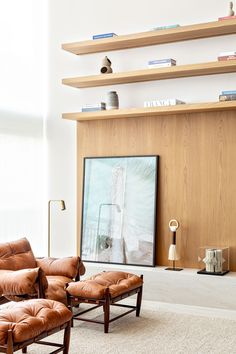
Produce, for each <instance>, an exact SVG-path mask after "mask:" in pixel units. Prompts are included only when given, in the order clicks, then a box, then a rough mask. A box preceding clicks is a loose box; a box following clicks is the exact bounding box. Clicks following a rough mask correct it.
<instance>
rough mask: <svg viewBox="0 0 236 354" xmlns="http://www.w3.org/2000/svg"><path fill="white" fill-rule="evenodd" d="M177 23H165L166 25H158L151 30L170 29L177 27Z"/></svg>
mask: <svg viewBox="0 0 236 354" xmlns="http://www.w3.org/2000/svg"><path fill="white" fill-rule="evenodd" d="M179 26H180V25H179V24H177V23H176V24H173V25H167V26H158V27H154V28H153V31H159V30H165V29H171V28H177V27H179Z"/></svg>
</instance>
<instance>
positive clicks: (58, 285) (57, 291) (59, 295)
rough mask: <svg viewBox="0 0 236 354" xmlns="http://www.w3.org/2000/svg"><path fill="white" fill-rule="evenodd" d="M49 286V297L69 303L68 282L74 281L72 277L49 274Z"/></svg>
mask: <svg viewBox="0 0 236 354" xmlns="http://www.w3.org/2000/svg"><path fill="white" fill-rule="evenodd" d="M47 281H48V288H47V290H46V291H45V295H46V298H47V299H51V300H56V301H60V302H63V304H65V305H66V304H67V298H66V290H65V288H66V284H67V283H70V282H71V281H72V279H71V278H67V277H63V276H58V275H57V276H53V275H47Z"/></svg>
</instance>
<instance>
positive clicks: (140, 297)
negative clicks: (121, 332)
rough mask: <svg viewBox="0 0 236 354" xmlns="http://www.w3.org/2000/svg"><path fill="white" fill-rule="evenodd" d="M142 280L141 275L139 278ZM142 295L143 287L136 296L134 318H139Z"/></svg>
mask: <svg viewBox="0 0 236 354" xmlns="http://www.w3.org/2000/svg"><path fill="white" fill-rule="evenodd" d="M140 278H141V279H143V275H141V277H140ZM142 294H143V286H140V290H139V292H138V295H137V302H136V317H139V314H140V309H141V303H142Z"/></svg>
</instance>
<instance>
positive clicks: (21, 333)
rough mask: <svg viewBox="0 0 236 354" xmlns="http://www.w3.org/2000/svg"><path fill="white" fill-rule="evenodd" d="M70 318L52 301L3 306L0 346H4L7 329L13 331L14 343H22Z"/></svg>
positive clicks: (68, 312)
mask: <svg viewBox="0 0 236 354" xmlns="http://www.w3.org/2000/svg"><path fill="white" fill-rule="evenodd" d="M71 317H72V313H71V311H70V310H68V308H67V307H66V306H65V305H63V304H61V303H59V302H56V301H52V300H45V299H34V300H27V301H22V302H18V303H10V304H7V305H4V308H3V309H0V344H1V345H4V344H6V342H7V331H8V330H9V329H11V330H12V331H13V340H14V343H18V342H24V341H26V340H28V339H31V338H35V337H36V336H38V335H39V334H41V333H42V332H45V331H49V330H51V329H53V328H56V327H59V326H61V325H62V324H64V323H66V322H68V321H69V320H70V319H71Z"/></svg>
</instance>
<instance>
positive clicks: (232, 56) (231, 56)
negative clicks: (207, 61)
mask: <svg viewBox="0 0 236 354" xmlns="http://www.w3.org/2000/svg"><path fill="white" fill-rule="evenodd" d="M218 60H219V61H224V60H236V51H231V52H221V53H220V54H219V56H218Z"/></svg>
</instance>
